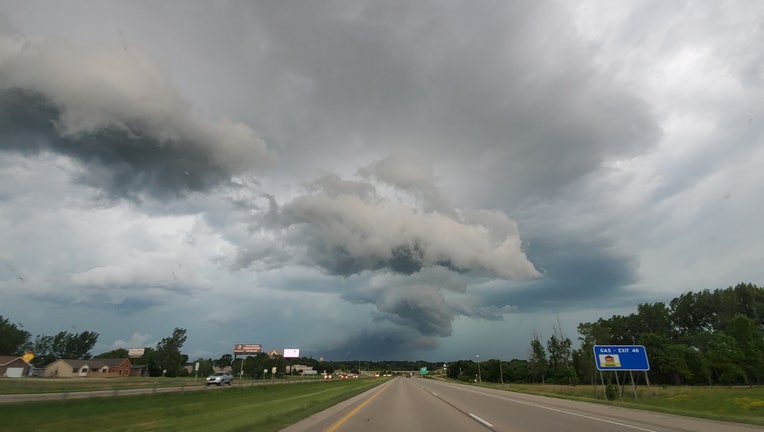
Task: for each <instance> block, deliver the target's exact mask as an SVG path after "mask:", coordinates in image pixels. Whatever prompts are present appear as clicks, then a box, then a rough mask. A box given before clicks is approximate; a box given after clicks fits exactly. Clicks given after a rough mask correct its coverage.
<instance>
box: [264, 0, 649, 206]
mask: <svg viewBox="0 0 764 432" xmlns="http://www.w3.org/2000/svg"><path fill="white" fill-rule="evenodd" d="M255 9H256V11H252V17H253V19H255V20H256V21H257V22H258V23H259V26H258V28H259V31H260V32H262V39H263V40H264V41H266V42H264V46H266V47H267V48H266V49H263V50H262V52H261V53H260V54H261V55H263V56H264V57H265V58H268V59H270V60H273V61H274V63H275V64H278V65H279V66H280V67H282V68H283V70H282V72H283V75H284V76H291V77H295V78H294V79H293V80H292V81H290V82H281V83H280V85H275V86H274V87H273V88H274V89H275V91H280V92H283V95H279V94H276V93H274V94H272V95H270V96H269V97H273V98H279V97H282V96H287V95H288V96H289V97H290V98H291V99H293V100H295V102H298V103H297V104H296V105H297V106H298V107H299V108H297V109H298V111H297V112H294V111H292V112H290V115H285V116H283V118H284V119H286V121H287V122H289V119H293V120H295V121H299V123H294V124H292V123H285V124H284V125H283V130H285V131H286V130H288V131H289V132H285V133H288V134H292V136H294V137H295V138H296V141H297V142H299V141H302V142H304V143H306V144H307V143H310V145H311V146H312V145H313V143H315V142H316V141H320V142H324V143H325V145H327V146H335V147H336V148H338V149H342V148H343V147H345V146H347V147H348V148H349V149H351V148H352V147H351V146H350V144H349V143H352V142H355V141H356V140H357V137H362V139H363V143H364V144H365V145H367V146H369V148H372V147H374V146H377V145H379V146H385V148H388V149H398V150H403V149H408V150H411V151H416V152H418V153H420V154H421V155H423V157H426V158H428V159H431V160H433V162H435V163H446V164H450V166H454V169H455V170H456V172H455V174H457V175H460V176H474V177H476V178H473V179H471V180H472V181H473V182H475V183H476V184H478V187H477V188H475V189H477V190H476V191H473V192H472V196H473V197H475V198H481V197H483V196H484V195H493V194H496V193H500V194H502V195H503V197H504V200H505V202H507V204H506V205H507V206H513V205H517V204H519V202H520V201H521V200H523V199H524V198H527V197H528V196H533V195H549V194H556V193H559V190H560V189H561V188H564V187H565V186H568V185H569V184H570V183H571V182H573V181H575V180H577V179H580V178H582V177H584V176H586V175H587V174H589V173H591V172H593V171H595V170H597V169H599V168H600V167H601V164H602V162H603V161H604V160H605V159H607V158H611V157H617V156H622V155H632V154H636V153H637V152H640V151H644V150H645V149H646V148H649V147H651V146H653V145H654V143H655V142H656V140H657V139H658V138H659V136H660V133H661V132H660V128H659V127H658V125H657V122H656V120H655V118H654V116H653V114H652V113H651V112H650V109H649V106H648V105H647V104H646V103H645V102H644V101H643V100H641V99H640V98H639V96H638V95H635V94H633V93H632V92H630V91H629V90H628V88H626V87H624V86H622V85H620V84H619V83H618V82H617V81H616V79H615V78H614V77H613V76H611V75H609V74H608V72H607V71H601V70H598V69H597V68H596V67H595V65H594V64H593V59H594V58H595V56H596V52H597V51H596V47H595V46H590V45H587V44H586V43H585V42H583V40H582V39H579V38H576V37H572V36H574V35H575V33H576V29H575V28H574V25H573V24H572V21H571V17H570V15H569V12H570V11H568V10H567V9H566V7H564V5H560V4H557V3H554V2H536V1H528V2H522V1H521V2H517V1H516V2H500V3H495V2H478V3H469V4H467V3H462V2H445V3H444V2H432V3H429V2H414V3H411V2H401V3H394V4H390V3H361V4H356V5H353V7H352V8H349V7H348V5H347V4H346V3H343V2H338V3H333V4H330V5H328V6H326V7H324V8H321V9H320V10H313V8H311V12H310V13H307V12H306V10H305V8H304V5H301V4H299V3H293V4H288V5H286V6H285V5H282V4H279V6H278V7H275V6H273V5H270V4H265V5H262V4H261V5H258V6H257V7H256V8H255ZM475 28H479V29H480V31H472V30H468V29H475ZM298 83H301V84H298ZM290 109H291V110H293V109H294V107H290ZM285 114H286V113H285ZM380 119H384V120H383V121H380ZM338 125H341V127H338ZM303 134H304V135H303ZM302 149H303V147H302V145H300V146H299V147H295V148H292V149H285V150H286V151H287V152H294V151H302ZM340 151H341V150H340ZM371 168H372V169H376V170H377V172H378V173H379V174H380V175H384V174H385V173H389V171H388V170H386V167H384V166H374V167H371ZM476 173H478V174H477V175H476ZM379 178H380V180H382V181H385V180H384V177H379ZM497 185H502V187H501V188H500V190H497ZM424 197H425V198H427V197H428V195H424Z"/></svg>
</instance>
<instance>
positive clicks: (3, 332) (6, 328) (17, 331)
mask: <svg viewBox="0 0 764 432" xmlns="http://www.w3.org/2000/svg"><path fill="white" fill-rule="evenodd" d="M30 337H31V334H29V332H28V331H26V330H22V328H21V324H19V325H18V326H17V325H16V324H13V323H12V322H10V321H8V319H7V318H3V316H2V315H0V354H2V355H12V356H18V355H21V354H23V353H24V349H25V348H26V347H27V345H28V343H29V338H30Z"/></svg>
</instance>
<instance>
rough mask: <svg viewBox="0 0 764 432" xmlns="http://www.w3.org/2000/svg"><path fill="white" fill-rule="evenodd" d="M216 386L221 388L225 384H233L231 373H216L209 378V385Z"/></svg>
mask: <svg viewBox="0 0 764 432" xmlns="http://www.w3.org/2000/svg"><path fill="white" fill-rule="evenodd" d="M212 384H216V385H218V386H221V385H223V384H228V385H231V384H233V375H232V374H231V372H215V373H214V374H212V375H210V376H208V377H207V385H208V386H209V385H212Z"/></svg>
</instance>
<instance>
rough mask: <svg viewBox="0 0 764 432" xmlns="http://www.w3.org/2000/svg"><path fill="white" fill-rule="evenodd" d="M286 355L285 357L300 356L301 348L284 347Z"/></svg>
mask: <svg viewBox="0 0 764 432" xmlns="http://www.w3.org/2000/svg"><path fill="white" fill-rule="evenodd" d="M284 357H285V358H299V357H300V349H299V348H284Z"/></svg>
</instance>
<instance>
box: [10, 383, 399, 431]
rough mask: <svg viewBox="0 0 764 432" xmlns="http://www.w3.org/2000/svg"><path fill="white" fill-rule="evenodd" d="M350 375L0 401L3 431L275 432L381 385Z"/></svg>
mask: <svg viewBox="0 0 764 432" xmlns="http://www.w3.org/2000/svg"><path fill="white" fill-rule="evenodd" d="M383 381H384V379H381V378H377V379H356V380H341V381H329V382H321V381H319V382H313V383H296V384H289V385H268V386H253V387H233V388H223V389H210V390H209V391H188V392H175V393H164V394H151V395H145V396H121V397H109V398H90V399H70V400H66V401H55V402H26V403H13V404H2V405H0V419H2V420H1V421H2V427H1V429H2V430H3V431H24V432H28V431H57V432H60V431H81V430H99V431H174V430H183V431H255V430H256V431H277V430H279V429H282V428H284V427H286V426H288V425H290V424H293V423H296V422H297V421H299V420H301V419H303V418H306V417H308V416H310V415H311V414H313V413H316V412H319V411H322V410H324V409H326V408H328V407H330V406H332V405H335V404H337V403H338V402H341V401H343V400H345V399H348V398H350V397H352V396H355V395H357V394H359V393H361V392H363V391H365V390H368V389H370V388H372V387H374V386H377V385H379V384H381V383H382V382H383Z"/></svg>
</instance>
